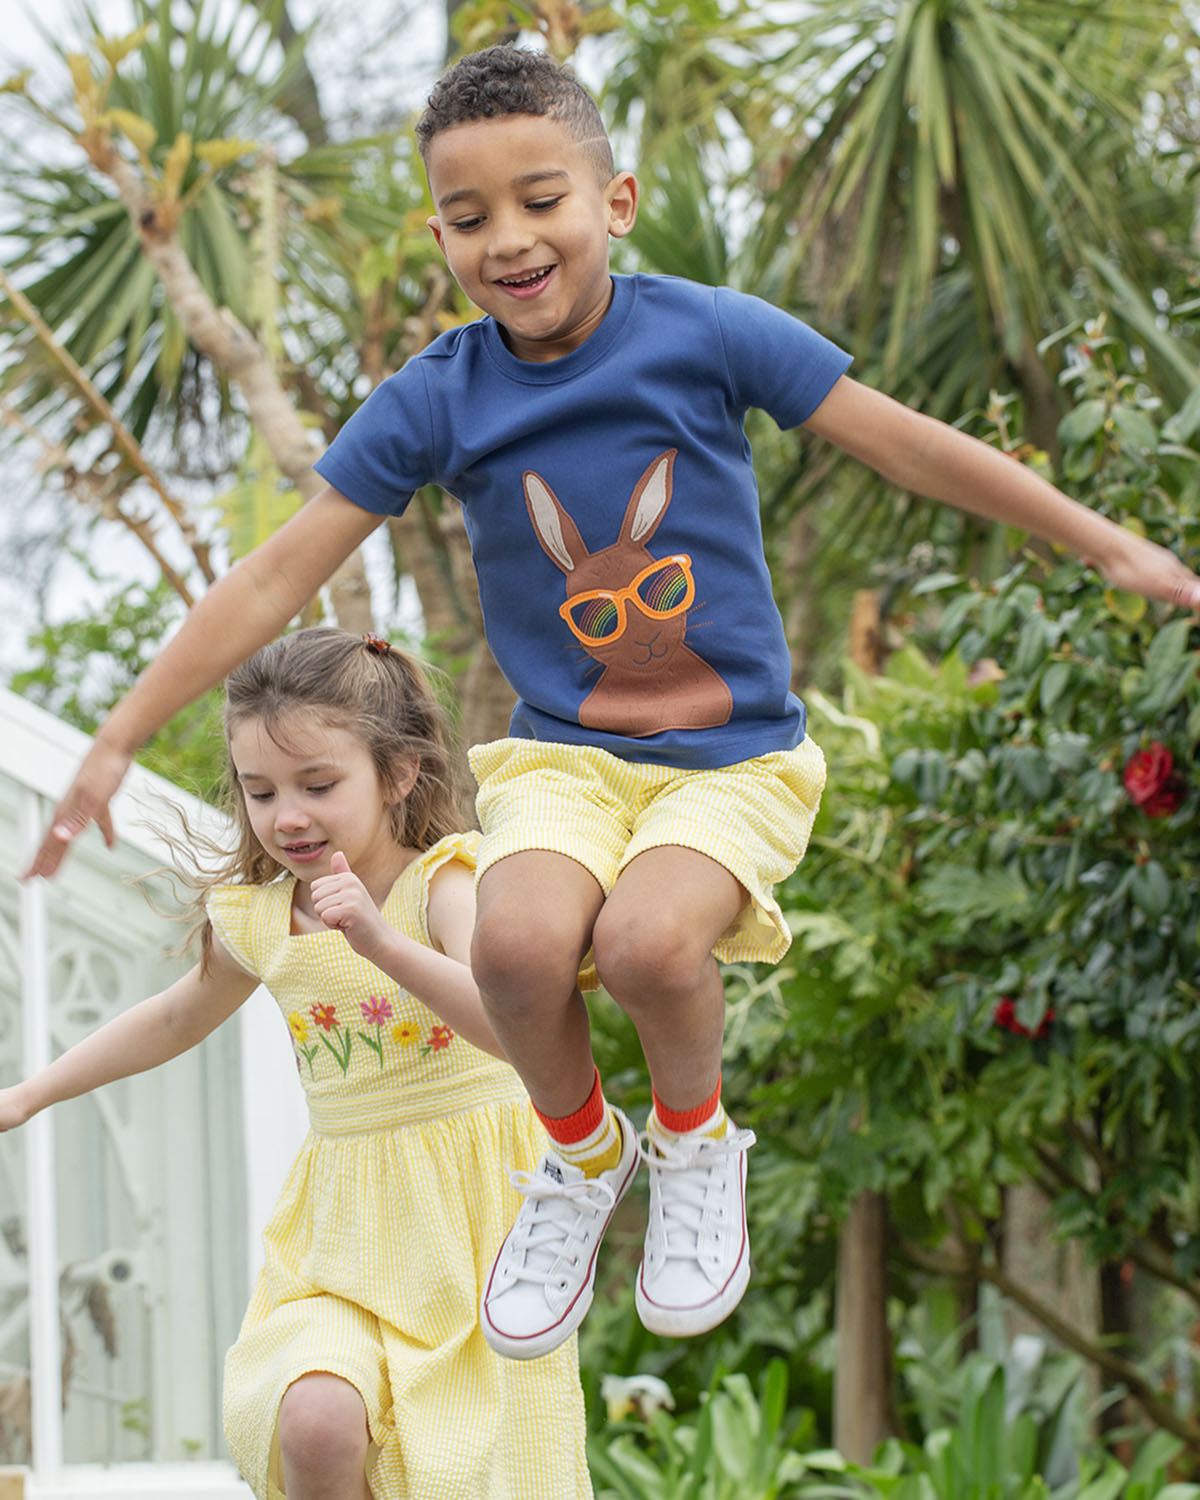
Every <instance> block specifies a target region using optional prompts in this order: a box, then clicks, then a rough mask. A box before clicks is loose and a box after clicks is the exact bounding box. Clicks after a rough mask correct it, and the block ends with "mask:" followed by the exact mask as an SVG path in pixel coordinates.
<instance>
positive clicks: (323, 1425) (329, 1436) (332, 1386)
mask: <svg viewBox="0 0 1200 1500" xmlns="http://www.w3.org/2000/svg"><path fill="white" fill-rule="evenodd" d="M369 1444H370V1435H369V1433H368V1431H367V1412H366V1407H365V1406H364V1405H363V1400H362V1397H361V1396H360V1395H359V1394H358V1392H357V1391H356V1390H355V1388H354V1387H353V1386H352V1385H351V1384H350V1383H349V1382H348V1381H345V1380H342V1379H340V1378H339V1377H338V1376H336V1375H324V1374H318V1375H304V1376H302V1377H301V1378H300V1379H299V1380H297V1381H295V1382H294V1383H293V1384H292V1385H290V1386H288V1388H287V1390H286V1391H285V1392H284V1396H283V1401H282V1402H281V1403H280V1407H279V1448H280V1452H281V1453H282V1455H283V1462H284V1466H285V1468H286V1469H289V1470H291V1472H292V1473H293V1474H297V1475H298V1474H305V1475H309V1476H317V1475H329V1476H335V1475H341V1474H350V1473H358V1472H361V1471H362V1470H363V1468H364V1466H365V1464H366V1460H367V1448H368V1446H369Z"/></svg>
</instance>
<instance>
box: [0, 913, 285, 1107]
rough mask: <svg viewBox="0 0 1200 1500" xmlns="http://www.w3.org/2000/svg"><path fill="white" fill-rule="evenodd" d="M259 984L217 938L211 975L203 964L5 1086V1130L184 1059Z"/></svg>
mask: <svg viewBox="0 0 1200 1500" xmlns="http://www.w3.org/2000/svg"><path fill="white" fill-rule="evenodd" d="M257 986H258V980H257V979H255V978H254V977H253V976H252V975H250V974H247V973H246V971H245V970H244V969H243V968H241V966H240V965H239V964H237V963H235V962H234V960H233V959H232V958H231V957H230V956H229V954H228V953H227V952H226V951H225V949H224V948H223V947H222V946H221V945H220V943H218V942H216V941H215V940H214V942H213V951H212V955H211V958H210V961H209V964H208V967H207V969H206V970H205V972H204V973H201V971H200V967H199V965H197V966H196V968H194V969H191V970H189V971H188V973H186V974H185V975H184V976H183V977H182V978H181V979H177V980H176V981H175V983H174V984H172V985H170V986H169V987H168V988H167V989H165V990H163V991H162V992H161V993H160V994H157V995H151V996H150V998H149V999H148V1000H142V1001H141V1002H140V1003H139V1004H137V1005H134V1006H131V1007H130V1008H129V1009H128V1010H126V1011H122V1012H121V1014H120V1015H119V1016H114V1017H113V1019H112V1020H111V1021H108V1022H106V1023H105V1025H103V1026H101V1027H100V1029H99V1030H98V1031H93V1032H92V1034H91V1036H86V1037H84V1039H83V1040H82V1041H81V1042H77V1043H76V1044H75V1046H74V1047H71V1048H70V1049H69V1050H68V1051H66V1052H64V1053H63V1054H62V1056H61V1057H56V1058H55V1059H54V1061H53V1062H52V1063H50V1064H49V1065H48V1066H47V1067H45V1068H43V1069H42V1071H41V1072H40V1073H35V1074H34V1075H33V1076H32V1077H31V1078H27V1079H25V1080H24V1082H23V1083H17V1084H14V1085H13V1086H12V1088H7V1089H0V1131H4V1130H11V1129H13V1127H14V1126H17V1125H24V1123H25V1121H26V1120H28V1119H29V1118H30V1116H32V1115H36V1114H37V1113H38V1111H39V1110H43V1109H46V1108H47V1107H48V1106H49V1105H51V1104H58V1103H60V1102H61V1101H62V1100H63V1099H75V1098H77V1097H78V1096H79V1095H80V1094H88V1093H91V1091H92V1090H93V1089H96V1088H99V1087H100V1086H101V1084H105V1083H112V1082H113V1081H114V1080H115V1079H118V1078H129V1077H130V1076H131V1075H132V1074H134V1073H144V1072H146V1070H147V1069H148V1068H157V1067H158V1066H159V1065H160V1064H161V1063H165V1062H169V1061H170V1059H171V1058H173V1057H178V1056H179V1054H180V1053H181V1052H186V1051H188V1049H189V1048H191V1047H194V1046H196V1044H197V1043H198V1042H202V1041H203V1040H204V1038H205V1037H206V1036H207V1035H208V1034H209V1032H210V1031H215V1030H216V1028H217V1027H218V1026H219V1025H220V1024H221V1022H222V1021H225V1020H227V1019H228V1018H229V1017H230V1016H231V1015H232V1014H233V1012H234V1011H235V1010H237V1008H238V1006H239V1005H241V1004H242V1002H243V1001H244V1000H246V999H247V998H248V997H249V996H250V995H251V994H253V992H254V990H255V989H256V988H257Z"/></svg>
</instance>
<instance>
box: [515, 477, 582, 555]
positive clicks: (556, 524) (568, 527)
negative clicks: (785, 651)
mask: <svg viewBox="0 0 1200 1500" xmlns="http://www.w3.org/2000/svg"><path fill="white" fill-rule="evenodd" d="M523 483H524V486H525V508H526V510H528V512H529V519H530V520H531V521H532V522H533V529H534V531H536V532H537V539H538V541H539V542H541V544H542V549H543V551H544V552H545V553H546V555H547V557H549V559H550V561H551V562H553V563H554V564H556V566H558V567H560V568H561V569H562V570H563V572H564V573H573V572H574V571H575V569H576V568H577V567H578V566H579V564H580V563H581V562H582V561H583V560H584V558H585V557H590V556H591V554H590V553H589V552H588V549H587V546H586V544H585V542H584V540H583V538H582V537H581V536H580V535H579V528H578V527H577V526H576V525H575V522H574V521H572V519H571V518H570V516H569V515H567V513H566V511H565V510H563V508H562V506H561V505H560V504H559V501H558V497H557V496H556V495H555V493H554V491H553V490H552V489H551V488H550V486H549V485H548V484H547V483H546V481H545V480H544V479H543V478H542V476H541V475H540V474H535V473H534V472H533V470H532V469H529V470H526V472H525V474H524V476H523Z"/></svg>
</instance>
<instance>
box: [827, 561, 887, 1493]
mask: <svg viewBox="0 0 1200 1500" xmlns="http://www.w3.org/2000/svg"><path fill="white" fill-rule="evenodd" d="M849 655H850V659H851V660H852V661H853V662H854V664H855V666H857V667H861V668H862V670H863V671H865V672H872V673H874V672H878V671H880V669H881V667H882V664H883V649H882V631H881V628H880V619H879V596H878V595H877V594H876V593H875V591H874V590H873V589H860V590H859V591H858V593H857V594H855V596H854V607H853V612H852V614H851V619H850V641H849ZM887 1220H888V1212H887V1199H886V1198H885V1197H884V1195H883V1194H882V1193H873V1192H869V1191H864V1192H862V1193H860V1194H859V1196H858V1197H857V1198H856V1199H855V1201H854V1203H853V1205H852V1206H851V1209H850V1215H849V1217H848V1218H847V1220H846V1222H845V1223H844V1224H843V1225H842V1228H841V1232H840V1234H839V1235H838V1255H837V1285H836V1288H835V1293H834V1304H835V1306H834V1330H835V1336H836V1339H837V1366H836V1369H835V1370H834V1377H833V1442H834V1447H836V1448H837V1450H838V1451H839V1452H840V1453H841V1454H842V1455H843V1456H844V1457H846V1458H848V1459H850V1460H851V1462H853V1463H860V1464H865V1463H869V1462H870V1461H871V1459H872V1458H873V1457H874V1454H875V1449H876V1448H877V1447H878V1445H879V1444H880V1443H882V1442H883V1440H884V1439H885V1438H887V1437H891V1436H893V1435H895V1434H896V1433H897V1432H898V1431H899V1422H898V1418H897V1414H896V1410H895V1401H894V1397H893V1392H892V1340H891V1331H890V1330H889V1328H888V1321H887Z"/></svg>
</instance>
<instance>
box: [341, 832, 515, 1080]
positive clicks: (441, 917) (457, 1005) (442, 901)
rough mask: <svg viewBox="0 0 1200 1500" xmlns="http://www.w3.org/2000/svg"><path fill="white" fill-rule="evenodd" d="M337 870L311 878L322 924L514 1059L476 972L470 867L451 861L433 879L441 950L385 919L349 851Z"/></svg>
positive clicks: (433, 928)
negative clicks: (503, 1042) (355, 871)
mask: <svg viewBox="0 0 1200 1500" xmlns="http://www.w3.org/2000/svg"><path fill="white" fill-rule="evenodd" d="M330 868H331V869H332V871H333V873H332V874H331V875H323V876H322V877H321V878H320V879H318V880H314V881H313V883H312V899H313V905H314V906H315V907H316V910H317V915H318V916H319V917H320V918H321V920H322V922H324V923H325V925H326V926H327V927H337V928H340V929H341V931H342V932H343V933H344V934H345V937H346V941H347V942H348V943H349V944H350V946H351V947H352V948H353V949H354V951H355V952H356V953H360V954H361V955H362V956H363V958H365V959H366V960H367V961H368V962H369V963H373V964H374V965H375V967H376V968H377V969H382V970H383V972H384V973H385V974H386V975H387V976H388V978H389V979H394V980H395V981H396V983H397V984H399V985H402V986H403V987H404V988H405V989H406V990H407V991H408V992H409V994H410V995H413V996H414V997H415V998H416V999H418V1000H419V1001H420V1002H421V1004H422V1005H427V1006H428V1007H429V1009H430V1010H431V1011H433V1012H434V1013H435V1014H436V1015H438V1016H440V1017H441V1019H442V1020H443V1021H445V1023H446V1025H447V1026H449V1027H450V1029H451V1031H453V1032H455V1033H456V1034H457V1035H458V1036H461V1037H464V1038H465V1039H466V1040H467V1041H468V1042H470V1043H471V1045H472V1046H474V1047H478V1048H479V1049H480V1050H481V1051H483V1052H490V1053H491V1054H492V1056H493V1057H504V1058H505V1060H506V1061H507V1058H506V1056H505V1052H504V1049H503V1048H502V1047H501V1045H500V1043H499V1042H498V1041H497V1040H496V1033H495V1032H494V1031H493V1030H492V1024H491V1022H490V1021H489V1020H488V1018H487V1012H486V1011H485V1010H484V1008H483V1001H482V1000H480V998H479V990H478V989H477V988H476V985H475V978H474V976H473V975H472V973H471V930H472V928H473V927H474V925H475V877H474V876H473V875H472V873H471V871H470V870H468V869H467V867H466V865H462V864H459V862H458V861H457V860H450V861H449V862H448V863H447V864H444V865H443V866H442V868H441V869H440V870H438V872H437V873H436V874H435V875H434V877H433V880H432V881H431V882H430V886H429V911H428V922H429V935H430V937H432V938H433V941H434V942H435V943H436V944H437V947H436V948H430V947H427V946H426V945H425V944H424V943H419V942H417V941H416V939H415V938H410V937H406V936H405V935H404V933H402V932H397V931H396V929H395V928H394V927H392V926H391V925H390V923H388V922H387V921H386V920H385V919H384V916H383V913H382V912H381V911H380V910H379V908H378V907H377V906H376V905H375V903H374V901H372V900H371V897H370V895H369V894H368V892H367V889H366V887H365V886H364V885H363V883H362V881H361V880H359V878H358V876H357V875H355V874H353V873H352V872H351V870H350V866H349V865H348V863H347V862H346V857H345V855H344V854H341V853H337V854H334V855H333V856H332V858H331V859H330Z"/></svg>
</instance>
